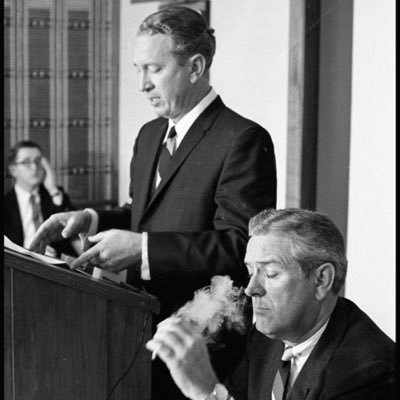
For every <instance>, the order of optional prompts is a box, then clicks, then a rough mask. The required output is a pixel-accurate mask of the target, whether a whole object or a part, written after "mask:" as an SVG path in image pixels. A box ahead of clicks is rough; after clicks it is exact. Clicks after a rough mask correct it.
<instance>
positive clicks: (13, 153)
mask: <svg viewBox="0 0 400 400" xmlns="http://www.w3.org/2000/svg"><path fill="white" fill-rule="evenodd" d="M25 147H28V148H31V149H32V148H33V149H38V150H40V151H42V148H41V147H40V146H39V145H38V144H37V143H36V142H33V141H32V140H21V141H20V142H18V143H16V144H15V145H14V146H13V147H11V148H10V150H9V152H8V157H7V162H8V166H10V165H12V164H14V162H15V160H16V158H17V155H18V152H19V150H20V149H22V148H25Z"/></svg>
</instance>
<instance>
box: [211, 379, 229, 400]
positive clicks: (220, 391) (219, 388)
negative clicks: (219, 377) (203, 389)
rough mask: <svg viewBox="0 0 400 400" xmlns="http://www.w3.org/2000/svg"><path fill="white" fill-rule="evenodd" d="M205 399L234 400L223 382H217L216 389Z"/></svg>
mask: <svg viewBox="0 0 400 400" xmlns="http://www.w3.org/2000/svg"><path fill="white" fill-rule="evenodd" d="M205 400H234V398H233V397H232V396H231V395H230V394H229V392H228V390H227V389H226V387H225V386H224V385H222V384H221V383H217V384H216V385H215V387H214V390H213V391H212V393H211V394H210V395H208V397H207V398H206V399H205Z"/></svg>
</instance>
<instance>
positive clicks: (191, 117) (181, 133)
mask: <svg viewBox="0 0 400 400" xmlns="http://www.w3.org/2000/svg"><path fill="white" fill-rule="evenodd" d="M217 96H218V95H217V93H216V92H215V90H214V89H213V88H211V90H210V91H209V92H208V93H207V94H206V96H205V97H204V98H203V99H202V100H201V101H200V102H199V103H198V104H197V105H196V106H195V107H194V108H192V109H191V110H190V111H189V112H188V113H187V114H186V115H185V116H183V117H182V118H181V119H180V120H179V122H178V123H177V124H176V125H175V124H174V122H173V121H172V119H169V120H168V129H167V133H166V134H165V137H164V142H165V141H166V140H167V136H168V132H169V130H170V129H171V127H172V126H174V125H175V130H176V145H177V146H179V144H180V143H181V141H182V139H183V138H184V137H185V135H186V133H187V132H188V131H189V129H190V127H191V126H192V125H193V123H194V121H196V119H197V118H198V117H199V116H200V114H201V113H202V112H203V111H204V110H205V109H206V108H207V107H208V106H209V105H210V104H211V103H212V102H213V101H214V100H215V99H216V98H217Z"/></svg>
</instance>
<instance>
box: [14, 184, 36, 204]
mask: <svg viewBox="0 0 400 400" xmlns="http://www.w3.org/2000/svg"><path fill="white" fill-rule="evenodd" d="M14 189H15V193H16V194H17V197H18V198H20V199H24V200H29V199H30V197H31V195H32V194H34V195H35V196H36V197H37V196H38V195H39V188H35V189H33V190H32V191H31V192H28V191H27V190H25V189H23V188H22V187H21V186H19V185H18V184H17V183H16V184H15V185H14Z"/></svg>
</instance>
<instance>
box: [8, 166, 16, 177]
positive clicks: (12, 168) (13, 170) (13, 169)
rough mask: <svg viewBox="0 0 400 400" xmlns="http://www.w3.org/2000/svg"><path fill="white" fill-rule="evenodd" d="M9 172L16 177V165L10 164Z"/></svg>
mask: <svg viewBox="0 0 400 400" xmlns="http://www.w3.org/2000/svg"><path fill="white" fill-rule="evenodd" d="M8 172H9V174H10V176H12V177H13V178H15V165H9V167H8Z"/></svg>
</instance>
